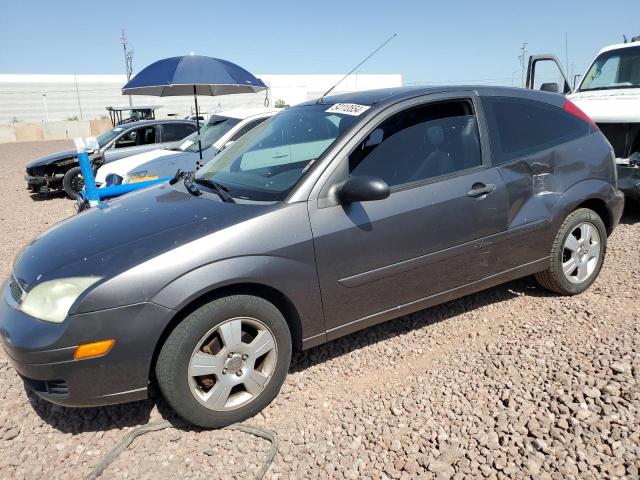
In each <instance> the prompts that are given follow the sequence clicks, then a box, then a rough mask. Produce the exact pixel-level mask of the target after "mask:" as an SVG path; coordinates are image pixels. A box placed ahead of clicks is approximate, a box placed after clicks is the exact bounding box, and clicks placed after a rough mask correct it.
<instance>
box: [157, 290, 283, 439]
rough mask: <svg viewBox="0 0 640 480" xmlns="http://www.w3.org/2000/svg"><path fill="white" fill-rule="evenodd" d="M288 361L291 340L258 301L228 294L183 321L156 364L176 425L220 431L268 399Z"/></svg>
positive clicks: (275, 314) (272, 311) (279, 319)
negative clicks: (183, 421)
mask: <svg viewBox="0 0 640 480" xmlns="http://www.w3.org/2000/svg"><path fill="white" fill-rule="evenodd" d="M290 360H291V334H290V332H289V327H288V325H287V322H286V321H285V319H284V317H283V316H282V314H281V313H280V311H279V310H278V309H277V308H276V307H275V306H273V305H272V304H271V303H269V302H267V301H266V300H264V299H262V298H258V297H253V296H248V295H234V296H230V297H224V298H220V299H217V300H214V301H212V302H210V303H207V304H205V305H203V306H201V307H199V308H198V309H197V310H195V311H194V312H193V313H191V314H190V315H188V316H187V317H186V318H185V319H184V320H183V321H182V322H181V323H180V324H179V325H178V326H177V327H176V328H175V329H174V330H173V332H171V334H170V335H169V337H168V338H167V340H166V341H165V343H164V345H163V346H162V349H161V350H160V354H159V356H158V361H157V363H156V377H157V379H158V385H159V386H160V390H161V391H162V394H163V396H164V397H165V399H166V400H167V402H169V404H170V405H171V406H172V407H173V409H174V410H175V411H176V412H177V413H178V414H179V415H180V416H181V417H183V418H184V419H186V420H188V421H189V422H191V423H194V424H196V425H200V426H203V427H223V426H226V425H230V424H232V423H236V422H240V421H242V420H245V419H247V418H249V417H252V416H253V415H255V414H256V413H258V412H259V411H260V410H262V409H263V408H265V407H266V406H267V405H269V403H271V401H272V400H273V399H274V398H275V397H276V395H277V394H278V392H279V391H280V387H281V386H282V384H283V383H284V380H285V378H286V376H287V371H288V369H289V362H290Z"/></svg>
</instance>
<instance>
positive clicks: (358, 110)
mask: <svg viewBox="0 0 640 480" xmlns="http://www.w3.org/2000/svg"><path fill="white" fill-rule="evenodd" d="M370 108H371V107H370V106H369V105H358V104H357V103H336V104H335V105H334V106H332V107H331V108H329V109H328V110H325V112H327V113H344V114H345V115H352V116H354V117H357V116H359V115H362V114H363V113H364V112H366V111H367V110H369V109H370Z"/></svg>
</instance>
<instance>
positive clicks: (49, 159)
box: [26, 149, 78, 168]
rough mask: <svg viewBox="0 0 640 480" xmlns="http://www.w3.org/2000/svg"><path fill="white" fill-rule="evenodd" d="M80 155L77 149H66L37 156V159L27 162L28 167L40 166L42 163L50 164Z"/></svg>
mask: <svg viewBox="0 0 640 480" xmlns="http://www.w3.org/2000/svg"><path fill="white" fill-rule="evenodd" d="M76 155H78V152H77V150H75V149H71V150H65V151H63V152H57V153H52V154H51V155H47V156H45V157H40V158H36V159H35V160H31V161H30V162H29V163H27V165H26V168H33V167H40V166H42V165H50V164H52V163H54V162H57V161H59V160H66V159H68V158H73V157H75V156H76Z"/></svg>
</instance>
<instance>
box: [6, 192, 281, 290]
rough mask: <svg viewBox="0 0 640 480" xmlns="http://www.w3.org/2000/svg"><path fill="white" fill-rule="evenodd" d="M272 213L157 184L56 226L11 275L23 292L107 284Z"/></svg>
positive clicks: (35, 241) (26, 250)
mask: <svg viewBox="0 0 640 480" xmlns="http://www.w3.org/2000/svg"><path fill="white" fill-rule="evenodd" d="M275 208H277V207H276V206H275V205H248V204H234V203H224V202H222V201H219V199H218V197H217V196H215V195H214V194H211V195H203V196H201V197H195V196H193V195H191V194H189V193H187V192H186V191H185V189H184V186H183V184H182V183H178V184H176V185H173V186H171V185H169V184H160V185H156V186H154V187H151V188H147V189H143V190H139V191H137V192H134V193H132V194H129V195H126V196H124V197H121V198H119V199H117V200H114V201H112V202H109V204H108V205H107V206H106V207H103V208H92V209H90V210H88V211H86V212H83V213H81V214H79V215H76V216H74V217H71V218H69V219H67V220H65V221H63V222H61V223H59V224H57V225H55V226H54V227H53V228H51V229H50V230H48V231H46V232H44V233H43V234H41V235H39V236H38V237H36V238H35V239H33V240H32V241H31V242H30V243H29V244H28V245H27V246H26V247H25V248H24V249H23V251H22V252H21V253H20V255H19V256H18V257H17V259H16V261H15V263H14V269H13V271H14V275H15V277H16V278H17V279H18V280H19V281H20V283H21V284H22V285H23V287H25V289H26V290H27V291H28V290H30V289H31V288H33V287H34V286H35V285H37V284H39V283H42V282H44V281H47V280H51V279H55V278H64V277H72V276H74V277H75V276H100V277H107V278H109V277H112V276H115V275H117V274H119V273H122V272H124V271H126V270H128V269H129V268H131V267H133V266H135V265H138V264H140V263H142V262H144V261H146V260H149V259H151V258H153V257H156V256H158V255H161V254H163V253H166V252H168V251H169V250H172V249H174V248H177V247H180V246H181V245H184V244H185V243H188V242H191V241H193V240H195V239H197V238H200V237H202V236H205V235H209V234H211V233H215V232H216V231H218V230H222V229H224V228H228V227H229V226H232V225H233V224H236V223H240V222H243V221H245V220H247V219H249V218H252V217H255V216H258V215H261V214H262V213H267V212H268V211H270V210H273V209H275Z"/></svg>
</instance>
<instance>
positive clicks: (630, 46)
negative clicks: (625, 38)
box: [598, 40, 640, 55]
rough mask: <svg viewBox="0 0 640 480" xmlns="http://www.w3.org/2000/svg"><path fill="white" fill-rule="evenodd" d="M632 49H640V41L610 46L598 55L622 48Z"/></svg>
mask: <svg viewBox="0 0 640 480" xmlns="http://www.w3.org/2000/svg"><path fill="white" fill-rule="evenodd" d="M632 47H640V41H638V40H636V41H635V42H633V41H632V42H627V43H616V44H615V45H609V46H607V47H604V48H602V49H601V50H600V51H599V52H598V55H600V54H601V53H604V52H609V51H611V50H618V49H621V48H632Z"/></svg>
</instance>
